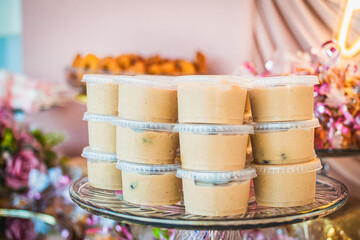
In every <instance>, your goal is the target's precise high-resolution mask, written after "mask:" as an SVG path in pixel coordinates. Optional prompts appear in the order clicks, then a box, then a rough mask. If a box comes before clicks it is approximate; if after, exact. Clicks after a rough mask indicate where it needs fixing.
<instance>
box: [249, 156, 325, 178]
mask: <svg viewBox="0 0 360 240" xmlns="http://www.w3.org/2000/svg"><path fill="white" fill-rule="evenodd" d="M252 166H253V167H254V168H255V169H256V173H257V174H259V175H261V174H289V173H291V174H295V173H307V172H314V171H317V170H319V169H321V168H322V165H321V162H320V160H319V159H318V158H314V160H312V161H310V162H305V163H297V164H291V165H263V164H253V165H252Z"/></svg>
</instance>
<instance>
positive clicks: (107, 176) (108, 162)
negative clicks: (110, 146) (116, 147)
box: [82, 147, 122, 190]
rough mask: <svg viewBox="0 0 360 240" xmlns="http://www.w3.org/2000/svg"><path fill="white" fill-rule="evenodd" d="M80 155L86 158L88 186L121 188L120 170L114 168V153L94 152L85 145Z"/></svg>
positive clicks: (111, 188) (108, 188) (110, 188)
mask: <svg viewBox="0 0 360 240" xmlns="http://www.w3.org/2000/svg"><path fill="white" fill-rule="evenodd" d="M82 156H83V157H84V158H87V169H88V180H89V184H90V186H92V187H95V188H100V189H107V190H121V189H122V180H121V171H120V170H119V169H117V168H116V155H115V154H111V153H99V152H94V151H92V149H91V148H90V147H86V148H84V150H83V152H82Z"/></svg>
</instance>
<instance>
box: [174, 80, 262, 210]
mask: <svg viewBox="0 0 360 240" xmlns="http://www.w3.org/2000/svg"><path fill="white" fill-rule="evenodd" d="M175 82H176V85H177V90H178V111H179V124H178V125H176V126H175V131H176V132H179V137H180V154H181V162H182V169H181V170H178V173H177V176H178V177H179V178H182V181H183V190H184V204H185V209H186V211H187V212H188V213H192V214H198V215H206V216H226V215H236V214H241V213H244V212H246V210H247V205H248V199H249V191H250V180H251V179H252V178H254V177H255V176H256V173H255V170H254V169H253V168H245V159H246V147H247V143H248V137H249V134H252V133H253V127H252V126H251V125H243V120H244V111H245V102H246V94H247V89H248V88H250V86H251V82H250V81H248V80H246V79H241V78H238V77H235V76H221V75H220V76H219V75H217V76H215V75H212V76H210V75H209V76H204V75H202V76H199V75H196V76H181V77H177V78H175Z"/></svg>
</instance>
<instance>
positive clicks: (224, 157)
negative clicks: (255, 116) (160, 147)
mask: <svg viewBox="0 0 360 240" xmlns="http://www.w3.org/2000/svg"><path fill="white" fill-rule="evenodd" d="M174 130H175V131H179V132H180V149H181V162H182V167H183V168H184V169H194V170H201V171H231V170H241V169H243V168H244V166H245V161H246V148H247V143H248V137H249V134H250V133H253V128H252V126H249V125H225V126H221V125H199V124H179V125H177V126H176V127H175V129H174Z"/></svg>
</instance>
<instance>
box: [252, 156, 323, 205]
mask: <svg viewBox="0 0 360 240" xmlns="http://www.w3.org/2000/svg"><path fill="white" fill-rule="evenodd" d="M253 167H255V169H256V173H257V174H258V177H257V178H255V179H254V187H255V196H256V202H257V203H258V204H259V205H263V206H268V207H295V206H302V205H306V204H310V203H312V202H313V201H314V199H315V187H316V171H317V170H319V169H321V168H322V165H321V162H320V160H319V159H317V158H314V159H313V160H311V161H308V162H305V163H297V164H292V165H260V164H253Z"/></svg>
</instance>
